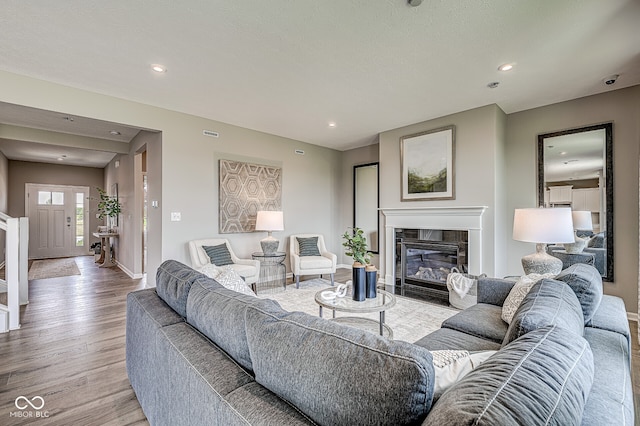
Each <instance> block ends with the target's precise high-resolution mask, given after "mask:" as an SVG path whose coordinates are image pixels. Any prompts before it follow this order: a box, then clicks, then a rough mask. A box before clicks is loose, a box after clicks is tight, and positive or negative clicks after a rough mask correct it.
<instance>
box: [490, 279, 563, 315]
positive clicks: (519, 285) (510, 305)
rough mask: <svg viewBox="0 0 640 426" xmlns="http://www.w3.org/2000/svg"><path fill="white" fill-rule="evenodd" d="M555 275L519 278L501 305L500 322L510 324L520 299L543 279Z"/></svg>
mask: <svg viewBox="0 0 640 426" xmlns="http://www.w3.org/2000/svg"><path fill="white" fill-rule="evenodd" d="M554 276H555V274H529V275H523V276H521V277H520V278H519V279H518V281H517V282H516V283H515V284H514V285H513V287H512V288H511V291H510V292H509V295H508V296H507V298H506V299H505V300H504V303H503V304H502V321H504V322H506V323H507V324H511V320H512V319H513V315H515V313H516V311H517V310H518V308H519V307H520V304H521V303H522V299H524V297H525V296H526V295H527V293H529V290H531V287H533V285H534V284H535V283H537V282H538V281H540V280H541V279H544V278H553V277H554Z"/></svg>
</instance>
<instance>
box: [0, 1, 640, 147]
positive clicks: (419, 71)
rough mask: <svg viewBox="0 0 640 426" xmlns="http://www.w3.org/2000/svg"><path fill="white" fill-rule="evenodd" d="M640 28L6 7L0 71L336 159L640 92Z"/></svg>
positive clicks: (197, 7)
mask: <svg viewBox="0 0 640 426" xmlns="http://www.w3.org/2000/svg"><path fill="white" fill-rule="evenodd" d="M639 23H640V1H638V0H607V1H603V0H554V1H535V0H528V1H525V0H520V1H513V0H485V1H468V0H425V1H423V2H422V5H421V6H419V7H410V6H408V5H407V2H406V0H321V1H318V0H296V1H291V0H269V1H264V0H261V1H260V0H244V1H229V0H226V1H223V0H209V1H206V2H205V1H196V0H182V1H179V2H178V1H169V0H164V1H159V0H154V1H152V0H139V1H135V2H132V1H127V0H110V1H88V0H66V1H65V2H64V3H60V2H51V1H46V0H32V1H28V2H27V1H23V0H5V1H3V3H2V14H1V15H0V69H3V70H5V71H9V72H13V73H17V74H23V75H27V76H31V77H35V78H40V79H44V80H48V81H52V82H56V83H60V84H64V85H68V86H72V87H77V88H81V89H86V90H90V91H93V92H98V93H103V94H107V95H110V96H115V97H120V98H124V99H129V100H133V101H137V102H142V103H145V104H150V105H155V106H159V107H163V108H167V109H170V110H175V111H181V112H185V113H190V114H194V115H197V116H201V117H206V118H210V119H214V120H218V121H222V122H227V123H231V124H235V125H238V126H242V127H246V128H250V129H256V130H260V131H263V132H267V133H271V134H276V135H280V136H285V137H289V138H292V139H296V140H301V141H305V142H309V143H313V144H317V145H322V146H326V147H330V148H335V149H339V150H345V149H350V148H354V147H359V146H364V145H367V144H371V143H373V142H375V141H376V137H377V134H378V133H380V132H382V131H386V130H390V129H393V128H398V127H402V126H405V125H409V124H412V123H417V122H420V121H424V120H428V119H432V118H436V117H441V116H444V115H447V114H450V113H454V112H458V111H463V110H468V109H471V108H475V107H479V106H484V105H488V104H493V103H495V104H498V105H499V106H500V107H501V108H502V109H503V110H504V111H505V112H506V113H513V112H517V111H521V110H526V109H530V108H534V107H538V106H542V105H548V104H552V103H556V102H560V101H564V100H569V99H574V98H578V97H583V96H587V95H591V94H596V93H600V92H604V91H608V90H614V89H619V88H623V87H628V86H632V85H636V84H640V30H639V28H640V25H639ZM506 62H513V63H515V68H514V69H513V70H512V71H510V72H500V71H498V70H497V68H498V66H499V65H501V64H503V63H506ZM152 63H160V64H163V65H165V66H166V67H167V72H166V73H164V74H155V73H153V72H152V71H151V70H150V64H152ZM612 74H620V77H619V79H618V81H617V82H616V84H614V85H612V86H606V85H604V84H603V79H604V78H605V77H607V76H609V75H612ZM493 81H497V82H499V83H500V84H499V86H498V87H497V88H495V89H490V88H488V87H487V84H488V83H490V82H493ZM36 121H37V120H36ZM331 121H333V122H335V123H337V125H336V127H335V128H329V126H328V123H329V122H331ZM2 122H3V117H2V116H1V115H0V123H2ZM42 127H46V126H42ZM42 127H41V128H42ZM91 136H93V137H98V136H96V135H95V134H93V135H91ZM0 149H3V148H0Z"/></svg>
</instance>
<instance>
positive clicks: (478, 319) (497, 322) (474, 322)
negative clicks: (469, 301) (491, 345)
mask: <svg viewBox="0 0 640 426" xmlns="http://www.w3.org/2000/svg"><path fill="white" fill-rule="evenodd" d="M501 315H502V307H500V306H496V305H489V304H485V303H478V304H477V305H473V306H471V307H469V308H467V309H465V310H464V311H461V312H459V313H457V314H456V315H454V316H452V317H450V318H447V319H446V320H444V321H443V323H442V327H443V328H451V329H453V330H458V331H461V332H463V333H467V334H470V335H472V336H476V337H480V338H483V339H488V340H491V341H494V342H497V343H500V342H502V340H503V339H504V335H505V333H506V332H507V323H506V322H504V321H502V318H501V317H500V316H501ZM452 349H453V348H452Z"/></svg>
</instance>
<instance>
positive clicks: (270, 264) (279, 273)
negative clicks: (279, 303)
mask: <svg viewBox="0 0 640 426" xmlns="http://www.w3.org/2000/svg"><path fill="white" fill-rule="evenodd" d="M286 256H287V254H286V253H285V252H283V251H277V252H275V253H274V254H264V253H263V252H261V251H258V252H255V253H253V254H251V257H252V258H253V260H258V261H260V277H259V278H258V282H257V283H256V288H255V292H256V294H258V291H259V290H260V289H263V290H264V289H266V288H272V287H277V286H280V285H281V286H282V287H283V288H284V289H285V290H286V289H287V268H286V267H285V266H284V263H283V262H284V259H285V257H286Z"/></svg>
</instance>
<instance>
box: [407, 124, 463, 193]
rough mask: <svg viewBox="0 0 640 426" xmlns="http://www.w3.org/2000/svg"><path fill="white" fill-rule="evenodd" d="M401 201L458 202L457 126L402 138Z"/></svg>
mask: <svg viewBox="0 0 640 426" xmlns="http://www.w3.org/2000/svg"><path fill="white" fill-rule="evenodd" d="M400 163H401V167H400V169H401V174H402V176H401V187H402V188H401V194H402V195H401V197H402V198H401V201H418V200H454V199H455V126H446V127H441V128H438V129H434V130H428V131H426V132H421V133H416V134H412V135H407V136H403V137H401V138H400Z"/></svg>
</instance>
